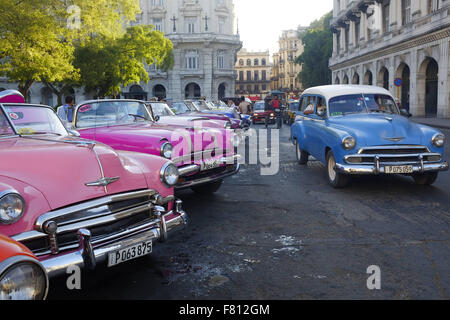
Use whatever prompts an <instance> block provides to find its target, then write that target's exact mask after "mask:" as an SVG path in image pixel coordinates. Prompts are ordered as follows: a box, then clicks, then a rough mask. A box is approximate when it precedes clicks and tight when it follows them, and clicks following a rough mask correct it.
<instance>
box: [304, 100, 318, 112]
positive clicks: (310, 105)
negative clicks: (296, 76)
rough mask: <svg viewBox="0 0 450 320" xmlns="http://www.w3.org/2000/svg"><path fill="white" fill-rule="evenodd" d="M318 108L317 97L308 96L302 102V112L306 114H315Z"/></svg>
mask: <svg viewBox="0 0 450 320" xmlns="http://www.w3.org/2000/svg"><path fill="white" fill-rule="evenodd" d="M315 107H316V97H315V96H306V97H304V98H303V100H302V112H303V113H304V114H313V113H314V108H315Z"/></svg>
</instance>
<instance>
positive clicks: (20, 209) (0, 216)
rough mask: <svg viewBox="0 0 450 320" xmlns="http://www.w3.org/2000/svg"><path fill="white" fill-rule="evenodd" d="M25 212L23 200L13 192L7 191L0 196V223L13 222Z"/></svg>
mask: <svg viewBox="0 0 450 320" xmlns="http://www.w3.org/2000/svg"><path fill="white" fill-rule="evenodd" d="M24 212H25V200H23V198H22V197H21V196H20V195H19V194H18V193H15V192H10V193H7V194H6V195H4V196H2V197H1V198H0V224H13V223H15V222H17V221H19V219H20V218H21V217H22V215H23V213H24Z"/></svg>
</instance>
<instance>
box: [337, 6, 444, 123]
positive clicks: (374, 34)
mask: <svg viewBox="0 0 450 320" xmlns="http://www.w3.org/2000/svg"><path fill="white" fill-rule="evenodd" d="M449 11H450V1H449V0H358V1H356V0H334V11H333V20H332V25H331V28H332V30H333V55H332V58H331V59H330V68H331V70H332V74H333V76H332V81H333V83H334V84H369V85H377V86H380V87H385V88H386V89H388V90H390V91H391V93H392V94H393V95H394V96H396V97H398V98H399V100H400V101H401V104H402V106H403V107H405V108H407V109H409V111H410V112H411V113H412V114H413V115H414V116H429V117H439V118H450V103H449V101H450V82H449V71H450V69H449V68H450V64H449V62H450V54H449V44H450V43H449V41H450V17H449ZM396 80H397V81H398V82H397V81H396ZM396 82H397V84H401V85H400V86H397V85H396Z"/></svg>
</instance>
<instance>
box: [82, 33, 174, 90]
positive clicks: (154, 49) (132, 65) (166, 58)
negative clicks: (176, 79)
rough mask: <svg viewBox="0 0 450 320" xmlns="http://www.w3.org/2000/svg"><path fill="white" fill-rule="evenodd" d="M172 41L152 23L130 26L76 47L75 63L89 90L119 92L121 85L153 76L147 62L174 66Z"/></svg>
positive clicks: (160, 65)
mask: <svg viewBox="0 0 450 320" xmlns="http://www.w3.org/2000/svg"><path fill="white" fill-rule="evenodd" d="M172 50H173V44H172V42H171V41H170V40H168V39H167V38H165V37H164V34H163V33H161V32H159V31H155V30H153V27H152V26H135V27H129V28H128V29H127V31H126V33H125V34H124V35H123V36H122V37H120V38H116V39H111V38H109V37H106V36H98V37H94V38H92V39H91V40H90V41H89V42H86V43H84V44H82V45H80V46H79V47H77V49H76V52H75V66H76V67H77V68H78V69H79V70H80V75H81V79H82V83H80V84H82V85H84V86H85V89H86V91H88V92H95V93H96V95H97V96H99V97H105V96H116V95H117V94H118V93H120V89H121V86H127V85H129V84H132V83H139V82H141V81H144V82H148V81H149V80H150V78H149V75H148V72H147V68H146V66H147V65H152V64H156V65H157V66H159V67H160V68H171V67H172V66H173V56H172Z"/></svg>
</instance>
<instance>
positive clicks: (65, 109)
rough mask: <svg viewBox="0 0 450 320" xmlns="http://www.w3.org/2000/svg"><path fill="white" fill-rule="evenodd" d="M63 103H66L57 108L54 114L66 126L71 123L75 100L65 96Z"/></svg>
mask: <svg viewBox="0 0 450 320" xmlns="http://www.w3.org/2000/svg"><path fill="white" fill-rule="evenodd" d="M65 101H66V103H65V104H64V105H63V106H61V107H59V108H58V110H57V112H56V113H57V115H58V117H59V118H60V119H61V121H62V122H63V123H64V124H65V125H67V124H70V123H72V121H73V115H74V111H75V110H74V106H75V98H74V97H72V96H67V97H66V100H65Z"/></svg>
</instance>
